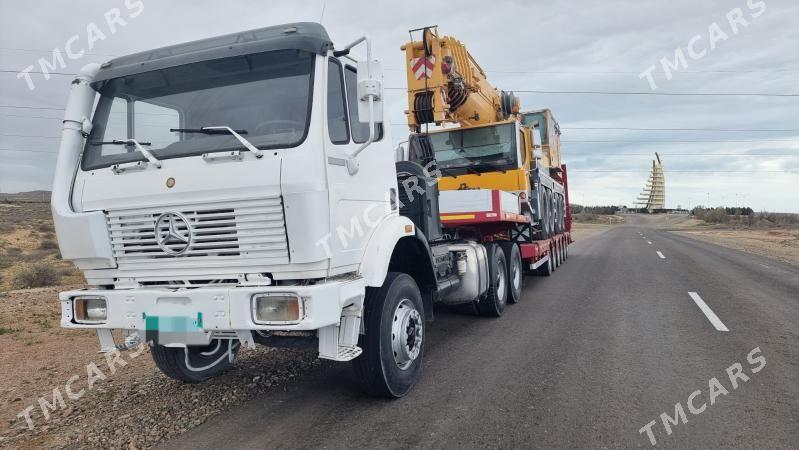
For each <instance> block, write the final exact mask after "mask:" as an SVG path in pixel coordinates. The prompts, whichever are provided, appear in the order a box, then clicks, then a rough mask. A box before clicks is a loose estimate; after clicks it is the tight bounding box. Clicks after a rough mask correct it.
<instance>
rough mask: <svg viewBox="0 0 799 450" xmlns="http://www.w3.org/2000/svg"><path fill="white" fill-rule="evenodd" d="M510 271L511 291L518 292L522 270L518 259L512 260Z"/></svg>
mask: <svg viewBox="0 0 799 450" xmlns="http://www.w3.org/2000/svg"><path fill="white" fill-rule="evenodd" d="M510 271H511V283H513V291H514V292H518V291H519V289H521V285H522V270H521V263H520V262H519V260H518V259H514V260H513V264H512V265H511V268H510Z"/></svg>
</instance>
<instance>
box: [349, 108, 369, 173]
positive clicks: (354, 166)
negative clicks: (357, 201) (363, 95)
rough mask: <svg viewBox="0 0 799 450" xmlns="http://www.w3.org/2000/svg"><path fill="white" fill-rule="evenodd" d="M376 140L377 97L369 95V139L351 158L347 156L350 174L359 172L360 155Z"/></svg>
mask: <svg viewBox="0 0 799 450" xmlns="http://www.w3.org/2000/svg"><path fill="white" fill-rule="evenodd" d="M374 140H375V98H374V95H369V139H367V140H366V142H364V143H363V144H361V146H360V147H358V150H355V151H354V152H353V153H352V155H350V157H349V158H347V171H348V172H349V174H350V175H355V174H356V173H358V160H357V159H356V158H357V157H358V155H359V154H360V153H361V152H362V151H364V150H366V147H368V146H370V145H371V144H372V142H374Z"/></svg>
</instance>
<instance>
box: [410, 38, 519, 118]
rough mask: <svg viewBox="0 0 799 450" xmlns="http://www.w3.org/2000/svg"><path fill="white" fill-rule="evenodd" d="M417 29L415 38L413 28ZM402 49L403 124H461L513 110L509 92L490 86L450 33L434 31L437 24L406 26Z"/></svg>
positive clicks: (516, 104)
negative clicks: (418, 36) (408, 36)
mask: <svg viewBox="0 0 799 450" xmlns="http://www.w3.org/2000/svg"><path fill="white" fill-rule="evenodd" d="M415 31H421V32H422V37H421V40H419V41H415V40H413V32H415ZM401 49H402V50H404V51H405V55H406V62H407V78H408V105H409V110H408V111H407V117H408V126H409V127H410V128H411V130H412V131H418V130H419V129H420V127H421V125H424V124H429V123H434V124H437V125H440V124H442V123H457V124H459V125H461V126H467V127H468V126H475V125H486V124H490V123H493V122H499V121H503V120H505V119H507V118H508V117H510V115H511V114H515V113H517V112H519V109H520V104H519V99H518V97H516V96H515V95H513V93H512V92H505V91H500V90H498V89H496V88H495V87H493V86H492V85H491V84H490V83H489V82H488V79H487V77H486V74H485V72H484V71H483V69H482V68H481V67H480V65H479V64H478V63H477V61H475V59H474V58H473V57H472V55H471V54H469V51H468V50H466V47H465V46H464V45H463V43H461V42H460V41H459V40H457V39H455V38H453V37H451V36H443V37H441V36H439V34H438V27H437V26H432V27H425V28H421V29H417V30H411V41H410V42H408V43H406V44H405V45H403V46H402V47H401Z"/></svg>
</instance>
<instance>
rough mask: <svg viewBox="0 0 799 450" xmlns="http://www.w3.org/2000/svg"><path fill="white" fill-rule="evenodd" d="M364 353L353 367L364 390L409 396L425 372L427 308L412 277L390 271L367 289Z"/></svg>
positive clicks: (370, 392)
mask: <svg viewBox="0 0 799 450" xmlns="http://www.w3.org/2000/svg"><path fill="white" fill-rule="evenodd" d="M363 321H364V325H365V327H366V330H365V333H364V334H362V335H361V336H360V338H359V345H360V347H361V348H362V349H363V353H362V354H361V355H360V356H359V357H357V358H355V359H354V360H353V361H352V363H353V368H354V369H355V375H356V377H357V378H358V383H359V384H360V387H361V389H362V390H363V391H364V392H365V393H367V394H369V395H373V396H375V397H388V398H399V397H402V396H404V395H405V394H407V393H408V392H409V391H410V390H411V388H412V387H413V385H414V384H416V380H417V379H418V378H419V373H420V372H421V369H422V355H423V353H424V332H425V329H424V326H425V324H424V306H423V304H422V294H421V293H420V292H419V287H418V286H417V285H416V282H415V281H414V280H413V278H411V277H410V276H409V275H407V274H404V273H399V272H389V273H388V275H387V276H386V281H385V282H383V285H382V286H381V287H379V288H366V298H365V299H364V318H363Z"/></svg>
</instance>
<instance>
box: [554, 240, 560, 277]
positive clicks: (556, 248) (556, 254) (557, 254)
mask: <svg viewBox="0 0 799 450" xmlns="http://www.w3.org/2000/svg"><path fill="white" fill-rule="evenodd" d="M552 255H553V256H554V257H555V261H554V263H553V264H554V267H555V270H558V267H560V244H558V241H555V244H554V245H553V246H552Z"/></svg>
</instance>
